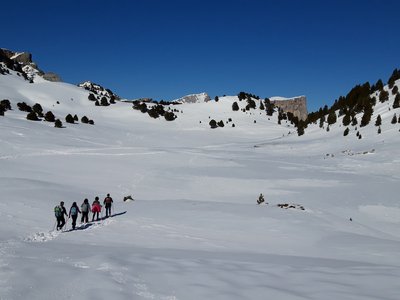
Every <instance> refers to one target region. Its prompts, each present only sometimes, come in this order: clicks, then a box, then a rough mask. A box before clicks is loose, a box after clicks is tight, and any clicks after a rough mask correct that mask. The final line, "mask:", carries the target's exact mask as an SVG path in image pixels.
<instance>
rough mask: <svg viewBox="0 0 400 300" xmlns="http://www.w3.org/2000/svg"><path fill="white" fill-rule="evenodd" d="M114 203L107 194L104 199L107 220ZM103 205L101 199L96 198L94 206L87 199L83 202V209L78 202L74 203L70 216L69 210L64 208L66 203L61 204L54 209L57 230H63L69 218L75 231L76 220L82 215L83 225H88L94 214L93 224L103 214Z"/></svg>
mask: <svg viewBox="0 0 400 300" xmlns="http://www.w3.org/2000/svg"><path fill="white" fill-rule="evenodd" d="M112 203H113V199H112V198H111V196H110V194H107V196H106V197H105V198H104V201H103V204H104V206H105V208H106V218H108V217H109V216H111V206H112ZM101 208H102V205H101V204H100V201H99V197H96V198H95V199H94V201H93V203H92V206H90V204H89V200H88V199H85V200H83V203H82V204H81V209H79V207H78V205H77V204H76V202H74V203H72V206H71V208H70V209H69V214H68V213H67V210H66V208H65V206H64V201H61V202H60V205H57V206H56V207H55V208H54V214H55V216H56V219H57V230H61V229H62V228H63V227H64V225H65V223H66V221H65V217H64V216H67V217H68V218H71V219H72V229H75V227H76V220H77V218H78V214H82V217H81V223H88V222H89V213H90V212H92V214H93V215H92V222H93V221H94V220H95V218H96V220H97V221H98V220H99V219H100V218H99V214H100V212H101Z"/></svg>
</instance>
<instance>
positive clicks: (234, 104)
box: [232, 101, 239, 111]
mask: <svg viewBox="0 0 400 300" xmlns="http://www.w3.org/2000/svg"><path fill="white" fill-rule="evenodd" d="M232 110H233V111H238V110H239V105H238V104H237V102H236V101H235V102H233V104H232Z"/></svg>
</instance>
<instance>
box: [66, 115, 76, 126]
mask: <svg viewBox="0 0 400 300" xmlns="http://www.w3.org/2000/svg"><path fill="white" fill-rule="evenodd" d="M65 122H67V123H70V124H74V117H73V116H72V115H71V114H68V115H67V116H66V117H65Z"/></svg>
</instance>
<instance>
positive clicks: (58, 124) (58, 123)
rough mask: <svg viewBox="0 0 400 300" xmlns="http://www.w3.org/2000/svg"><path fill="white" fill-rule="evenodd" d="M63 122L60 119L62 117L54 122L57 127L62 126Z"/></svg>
mask: <svg viewBox="0 0 400 300" xmlns="http://www.w3.org/2000/svg"><path fill="white" fill-rule="evenodd" d="M62 126H63V125H62V122H61V121H60V119H57V120H56V121H55V122H54V127H56V128H62Z"/></svg>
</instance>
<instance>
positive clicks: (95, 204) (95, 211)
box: [92, 197, 101, 222]
mask: <svg viewBox="0 0 400 300" xmlns="http://www.w3.org/2000/svg"><path fill="white" fill-rule="evenodd" d="M100 212H101V204H100V201H99V197H96V198H95V199H94V201H93V203H92V213H93V217H92V222H93V221H94V216H95V215H96V214H97V221H98V220H99V213H100Z"/></svg>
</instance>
